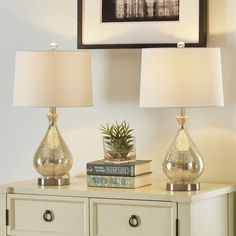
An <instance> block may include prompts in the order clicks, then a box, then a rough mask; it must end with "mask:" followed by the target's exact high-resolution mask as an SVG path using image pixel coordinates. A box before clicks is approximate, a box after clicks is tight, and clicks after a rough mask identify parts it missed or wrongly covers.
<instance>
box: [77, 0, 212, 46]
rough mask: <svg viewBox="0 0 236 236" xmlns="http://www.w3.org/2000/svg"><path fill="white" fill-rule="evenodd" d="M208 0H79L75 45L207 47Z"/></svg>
mask: <svg viewBox="0 0 236 236" xmlns="http://www.w3.org/2000/svg"><path fill="white" fill-rule="evenodd" d="M206 21H207V0H78V48H79V49H88V48H91V49H96V48H149V47H177V43H178V42H180V41H183V42H184V43H185V44H186V46H187V47H206V43H207V39H206V38H207V36H206V35H207V22H206Z"/></svg>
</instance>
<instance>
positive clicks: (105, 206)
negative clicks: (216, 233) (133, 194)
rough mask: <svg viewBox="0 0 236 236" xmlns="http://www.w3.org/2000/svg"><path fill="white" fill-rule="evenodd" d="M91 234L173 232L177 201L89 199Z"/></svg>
mask: <svg viewBox="0 0 236 236" xmlns="http://www.w3.org/2000/svg"><path fill="white" fill-rule="evenodd" d="M90 217H91V219H90V222H91V226H90V232H91V236H145V235H146V236H175V231H176V230H175V226H176V224H175V223H176V219H177V204H176V203H172V202H158V201H132V200H114V199H91V201H90Z"/></svg>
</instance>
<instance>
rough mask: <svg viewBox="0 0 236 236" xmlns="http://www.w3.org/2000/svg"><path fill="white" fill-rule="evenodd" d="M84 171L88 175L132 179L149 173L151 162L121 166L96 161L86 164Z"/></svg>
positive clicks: (145, 161)
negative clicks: (127, 177) (128, 177)
mask: <svg viewBox="0 0 236 236" xmlns="http://www.w3.org/2000/svg"><path fill="white" fill-rule="evenodd" d="M86 171H87V174H88V175H105V176H130V177H132V176H137V175H141V174H144V173H148V172H151V160H136V161H135V162H130V163H122V164H114V163H105V161H104V160H98V161H93V162H88V163H87V164H86Z"/></svg>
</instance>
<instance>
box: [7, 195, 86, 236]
mask: <svg viewBox="0 0 236 236" xmlns="http://www.w3.org/2000/svg"><path fill="white" fill-rule="evenodd" d="M7 208H8V209H9V226H8V227H7V234H8V235H17V236H56V235H57V236H58V235H61V236H62V235H63V236H75V235H76V236H88V235H89V233H88V214H87V209H88V199H87V198H79V197H55V196H37V195H21V194H8V197H7Z"/></svg>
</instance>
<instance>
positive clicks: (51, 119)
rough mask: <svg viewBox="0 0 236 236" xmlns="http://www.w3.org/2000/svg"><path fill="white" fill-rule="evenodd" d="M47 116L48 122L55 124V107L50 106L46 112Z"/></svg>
mask: <svg viewBox="0 0 236 236" xmlns="http://www.w3.org/2000/svg"><path fill="white" fill-rule="evenodd" d="M47 117H48V120H49V122H50V125H56V121H57V117H58V115H57V109H56V107H50V111H49V113H48V114H47Z"/></svg>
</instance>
